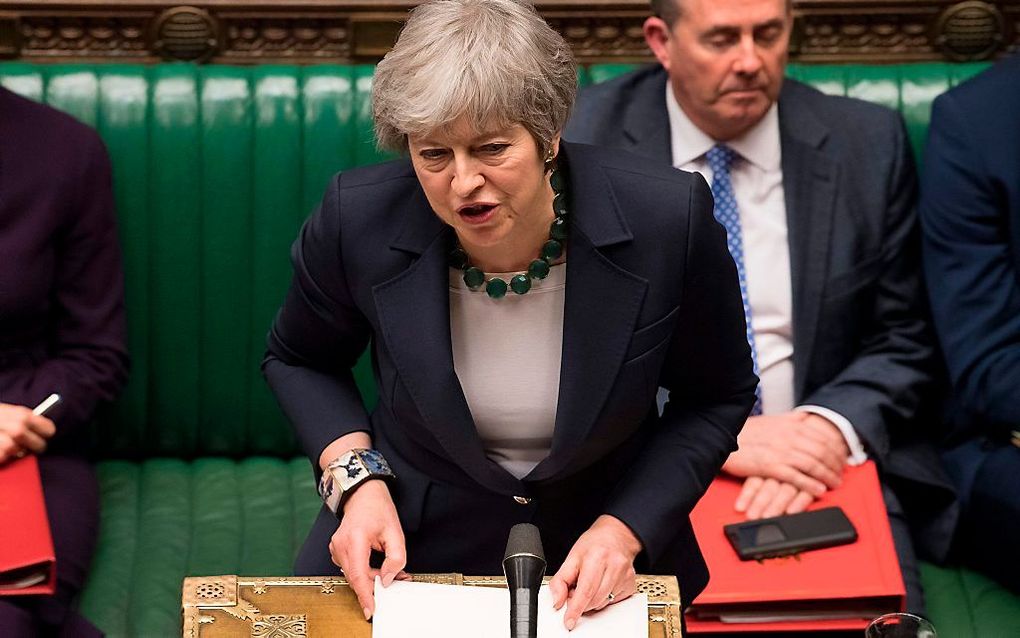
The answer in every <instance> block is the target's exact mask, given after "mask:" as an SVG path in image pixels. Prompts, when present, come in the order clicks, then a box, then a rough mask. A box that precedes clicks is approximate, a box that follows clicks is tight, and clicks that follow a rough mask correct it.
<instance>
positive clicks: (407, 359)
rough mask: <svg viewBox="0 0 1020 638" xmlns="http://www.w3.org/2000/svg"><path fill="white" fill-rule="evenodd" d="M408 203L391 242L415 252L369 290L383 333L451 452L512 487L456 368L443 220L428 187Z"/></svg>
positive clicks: (478, 474) (473, 471) (478, 473)
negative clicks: (486, 445)
mask: <svg viewBox="0 0 1020 638" xmlns="http://www.w3.org/2000/svg"><path fill="white" fill-rule="evenodd" d="M407 209H408V210H407V211H406V213H405V218H406V219H407V220H408V222H407V224H406V225H405V227H404V228H403V230H402V232H401V234H400V235H399V236H398V237H397V239H396V240H395V241H394V242H393V244H392V245H391V248H393V249H397V250H403V251H405V252H408V253H410V254H412V255H417V256H418V257H417V259H414V260H413V261H412V262H411V264H410V265H409V266H408V267H407V269H406V270H404V271H403V272H401V273H400V274H398V275H397V276H396V277H393V278H392V279H390V280H389V281H386V282H383V283H381V284H378V285H376V286H375V287H374V288H373V289H372V292H373V295H374V298H375V303H376V311H377V312H378V316H379V326H380V331H381V333H382V338H383V339H384V342H385V345H386V348H387V350H388V351H389V354H390V356H391V358H392V360H393V362H394V365H395V366H396V368H397V373H398V374H399V376H400V380H401V382H402V383H403V384H404V386H405V387H406V388H407V391H408V392H409V393H410V395H411V398H412V399H413V400H414V403H415V406H416V407H417V408H418V411H419V413H420V414H421V415H422V417H423V418H424V420H425V422H426V423H427V425H428V427H429V430H430V431H431V432H432V434H433V435H434V436H435V437H436V439H437V440H438V441H439V443H440V444H441V445H442V446H443V448H444V449H445V450H446V452H447V453H448V455H449V457H450V458H451V459H453V460H454V461H455V462H456V463H458V464H459V465H460V466H461V467H462V468H463V469H464V470H465V471H466V472H467V473H468V474H470V475H471V476H473V477H475V478H476V479H478V480H481V481H484V482H485V483H486V484H488V485H489V486H490V487H492V488H493V489H497V490H500V491H506V492H507V493H512V492H513V489H514V487H515V486H517V485H518V484H517V482H516V479H514V478H513V476H511V475H510V474H508V473H506V472H504V471H502V470H501V469H500V468H499V467H498V466H496V465H495V464H493V463H491V462H490V461H489V460H488V459H487V458H486V456H485V451H484V449H483V447H482V442H481V439H480V437H479V436H478V431H477V430H476V429H475V425H474V420H473V418H472V416H471V410H470V408H469V407H468V404H467V400H466V399H465V398H464V392H463V389H462V388H461V386H460V381H459V380H458V379H457V375H456V372H455V371H454V365H453V348H452V345H451V338H450V298H449V288H448V287H449V283H448V282H449V271H448V266H447V252H448V248H449V246H448V241H447V232H446V226H445V225H444V224H443V223H442V222H441V221H439V219H438V218H436V216H435V214H434V213H433V212H432V210H431V208H430V207H429V205H428V201H427V200H426V199H425V197H424V194H423V193H420V197H417V198H416V199H415V200H413V201H410V202H408V206H407Z"/></svg>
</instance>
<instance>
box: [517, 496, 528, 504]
mask: <svg viewBox="0 0 1020 638" xmlns="http://www.w3.org/2000/svg"><path fill="white" fill-rule="evenodd" d="M514 500H515V501H517V502H518V503H520V504H521V505H527V504H528V503H530V502H531V499H530V498H528V497H527V496H515V497H514Z"/></svg>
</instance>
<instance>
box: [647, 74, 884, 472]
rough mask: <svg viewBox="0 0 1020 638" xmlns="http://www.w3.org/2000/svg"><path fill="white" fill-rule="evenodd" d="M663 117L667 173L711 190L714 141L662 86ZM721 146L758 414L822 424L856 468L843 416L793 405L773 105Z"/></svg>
mask: <svg viewBox="0 0 1020 638" xmlns="http://www.w3.org/2000/svg"><path fill="white" fill-rule="evenodd" d="M666 110H667V112H668V114H669V129H670V142H671V149H672V154H673V166H675V167H676V168H681V169H683V170H686V171H697V172H699V173H701V174H702V175H704V176H705V179H706V180H708V182H709V183H710V184H711V183H712V169H711V168H709V166H708V160H707V159H706V157H705V154H706V153H707V152H708V151H709V150H710V149H711V148H712V147H713V146H715V144H716V141H715V140H714V139H712V138H711V137H709V136H708V135H706V134H705V133H704V132H703V131H702V130H701V129H699V128H698V127H697V126H695V125H694V123H693V122H691V120H690V119H689V118H688V117H687V115H686V114H685V113H684V111H683V109H682V108H680V104H679V103H678V102H677V100H676V96H674V95H673V91H672V90H671V87H670V85H669V84H668V83H667V84H666ZM726 145H727V146H729V147H730V148H732V149H733V150H734V151H736V153H737V155H738V156H739V157H738V158H737V159H736V160H734V162H733V166H732V167H731V168H730V181H731V183H732V185H733V192H734V195H735V196H736V199H737V207H738V209H739V213H740V227H741V232H742V234H743V240H744V269H745V271H746V273H747V296H748V303H749V304H750V306H751V327H752V329H753V331H754V345H755V350H756V351H757V355H758V368H759V376H760V378H761V386H760V390H761V405H762V413H763V414H766V415H767V414H778V413H781V412H789V411H790V410H794V409H796V410H804V411H807V412H812V413H814V414H818V415H819V416H822V417H825V418H826V419H828V420H829V421H831V422H832V423H833V424H835V426H836V427H837V428H839V430H840V432H842V434H843V438H845V439H846V443H847V446H848V447H849V448H850V457H849V462H850V464H851V465H858V464H860V463H863V462H864V461H865V460H866V459H867V453H866V452H865V451H864V446H863V445H862V444H861V440H860V437H858V436H857V432H856V431H854V428H853V425H852V424H851V423H850V421H848V420H847V419H846V417H844V416H843V415H841V414H839V413H837V412H835V411H833V410H831V409H829V408H825V407H822V406H816V405H801V406H795V405H794V397H793V292H792V280H791V277H790V248H789V243H788V238H787V227H786V200H785V198H784V191H783V169H782V162H781V160H782V146H781V144H780V141H779V108H778V106H777V105H775V104H773V105H772V108H771V109H769V111H768V113H766V114H765V117H764V118H762V120H761V121H760V122H758V124H756V125H755V126H754V127H752V128H751V129H750V130H749V131H747V132H746V133H744V134H743V135H742V136H740V137H739V138H736V139H733V140H730V141H728V142H726Z"/></svg>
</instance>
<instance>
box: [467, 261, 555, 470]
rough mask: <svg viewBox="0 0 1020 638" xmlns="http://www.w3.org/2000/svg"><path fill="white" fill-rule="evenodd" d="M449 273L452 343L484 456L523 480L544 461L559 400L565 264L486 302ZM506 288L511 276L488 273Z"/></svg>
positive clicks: (547, 452) (483, 294)
mask: <svg viewBox="0 0 1020 638" xmlns="http://www.w3.org/2000/svg"><path fill="white" fill-rule="evenodd" d="M462 274H463V273H462V271H460V270H457V269H454V268H451V269H450V335H451V337H452V340H453V365H454V370H455V371H456V372H457V377H458V378H459V379H460V385H461V389H462V390H463V391H464V396H465V398H466V399H467V403H468V407H469V408H470V409H471V416H472V417H473V418H474V422H475V427H476V428H477V429H478V434H479V436H480V437H481V439H482V444H483V445H484V446H485V453H486V455H488V457H489V458H490V459H492V460H493V461H495V462H496V463H499V465H501V466H502V467H503V468H504V469H506V470H507V471H508V472H510V473H511V474H513V475H514V476H516V477H517V478H522V477H524V476H525V475H527V474H528V473H529V472H530V471H531V470H532V469H534V467H535V466H536V465H538V463H539V462H540V461H542V459H544V458H545V457H547V456H548V455H549V448H550V447H551V445H552V435H553V428H554V426H555V423H556V403H557V401H558V400H559V395H560V362H561V360H562V350H563V302H564V291H565V285H566V279H567V266H566V264H565V263H564V264H557V265H555V266H552V267H551V268H550V272H549V275H548V276H547V277H546V278H545V279H535V280H532V284H531V290H529V291H528V292H527V293H525V294H523V295H518V294H515V293H513V292H512V291H508V292H507V294H506V296H505V297H503V298H502V299H491V298H489V296H488V295H487V294H485V291H484V290H482V289H479V290H471V289H470V288H468V287H467V285H466V284H465V283H464V281H463V279H462ZM489 274H490V275H495V276H502V277H503V279H505V280H509V278H510V277H511V276H512V275H513V273H489Z"/></svg>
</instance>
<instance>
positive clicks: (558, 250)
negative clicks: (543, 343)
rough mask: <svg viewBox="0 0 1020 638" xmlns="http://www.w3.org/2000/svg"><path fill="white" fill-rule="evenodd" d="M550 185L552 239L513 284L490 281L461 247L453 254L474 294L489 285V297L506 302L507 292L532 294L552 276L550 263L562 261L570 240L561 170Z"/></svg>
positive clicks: (454, 265)
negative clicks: (537, 282)
mask: <svg viewBox="0 0 1020 638" xmlns="http://www.w3.org/2000/svg"><path fill="white" fill-rule="evenodd" d="M549 184H550V185H551V186H552V189H553V205H552V207H553V215H554V219H553V220H552V223H551V224H550V225H549V239H548V240H547V241H546V242H545V243H544V244H542V250H541V251H539V255H538V259H535V260H534V261H532V262H531V263H530V264H529V265H528V269H527V270H526V271H524V272H520V273H517V274H516V275H514V276H513V277H511V278H510V281H509V283H508V282H506V281H504V280H503V279H501V278H499V277H487V276H486V275H485V272H483V271H482V269H481V268H478V267H477V266H472V265H471V259H470V258H469V257H468V254H467V253H466V252H465V251H464V249H463V248H461V246H460V243H458V244H457V246H456V247H455V248H454V249H453V250H452V251H450V256H449V263H450V267H451V268H457V269H458V270H463V271H464V283H465V284H467V286H468V288H470V289H471V290H478V289H479V288H481V287H482V284H485V294H487V295H489V297H491V298H492V299H502V298H503V297H505V296H506V292H507V289H508V288H509V289H510V290H512V291H514V292H515V293H517V294H518V295H523V294H524V293H526V292H528V291H529V290H531V280H532V279H545V278H546V276H548V275H549V262H550V261H555V260H556V259H559V258H560V256H561V255H562V254H563V242H564V241H565V240H566V239H567V217H568V215H567V198H566V195H565V194H564V186H565V183H564V181H563V175H562V174H561V173H560V171H559V168H553V169H552V173H551V174H550V175H549Z"/></svg>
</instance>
